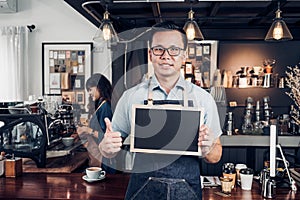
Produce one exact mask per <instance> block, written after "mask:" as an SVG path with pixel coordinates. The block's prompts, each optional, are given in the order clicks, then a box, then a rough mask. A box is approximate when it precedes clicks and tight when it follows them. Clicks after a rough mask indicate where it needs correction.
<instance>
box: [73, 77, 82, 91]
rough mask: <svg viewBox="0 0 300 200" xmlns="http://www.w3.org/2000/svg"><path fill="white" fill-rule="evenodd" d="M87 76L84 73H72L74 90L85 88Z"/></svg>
mask: <svg viewBox="0 0 300 200" xmlns="http://www.w3.org/2000/svg"><path fill="white" fill-rule="evenodd" d="M84 84H85V78H84V75H72V76H71V88H72V89H73V90H82V89H84Z"/></svg>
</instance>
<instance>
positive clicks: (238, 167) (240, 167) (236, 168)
mask: <svg viewBox="0 0 300 200" xmlns="http://www.w3.org/2000/svg"><path fill="white" fill-rule="evenodd" d="M245 168H247V165H245V164H236V165H235V171H236V181H237V183H238V184H239V185H240V183H241V177H240V170H241V169H245Z"/></svg>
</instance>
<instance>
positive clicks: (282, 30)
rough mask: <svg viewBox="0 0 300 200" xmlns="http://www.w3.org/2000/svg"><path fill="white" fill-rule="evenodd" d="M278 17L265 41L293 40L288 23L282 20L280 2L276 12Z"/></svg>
mask: <svg viewBox="0 0 300 200" xmlns="http://www.w3.org/2000/svg"><path fill="white" fill-rule="evenodd" d="M275 13H276V17H275V19H274V21H273V23H272V25H271V27H270V29H269V31H268V33H267V35H266V37H265V41H271V42H272V41H278V42H279V41H287V40H292V39H293V36H292V34H291V33H290V31H289V29H288V27H287V25H286V23H285V22H284V21H283V19H282V18H281V16H280V14H281V10H280V2H278V9H277V11H276V12H275Z"/></svg>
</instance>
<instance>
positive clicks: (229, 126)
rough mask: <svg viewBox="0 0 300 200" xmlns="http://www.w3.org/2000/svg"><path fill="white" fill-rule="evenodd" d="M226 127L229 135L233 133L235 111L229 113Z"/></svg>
mask: <svg viewBox="0 0 300 200" xmlns="http://www.w3.org/2000/svg"><path fill="white" fill-rule="evenodd" d="M224 129H225V133H226V134H227V135H232V134H233V131H234V123H233V113H232V112H228V113H227V120H226V123H225V127H224Z"/></svg>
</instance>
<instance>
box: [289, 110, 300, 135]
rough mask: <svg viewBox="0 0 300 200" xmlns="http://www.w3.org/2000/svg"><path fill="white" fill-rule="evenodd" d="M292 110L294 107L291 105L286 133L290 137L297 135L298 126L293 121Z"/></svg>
mask: <svg viewBox="0 0 300 200" xmlns="http://www.w3.org/2000/svg"><path fill="white" fill-rule="evenodd" d="M293 110H294V105H291V107H290V113H289V122H288V132H289V133H290V134H292V135H298V133H299V126H298V125H297V123H296V121H295V120H294V119H293V115H294V114H293Z"/></svg>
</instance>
